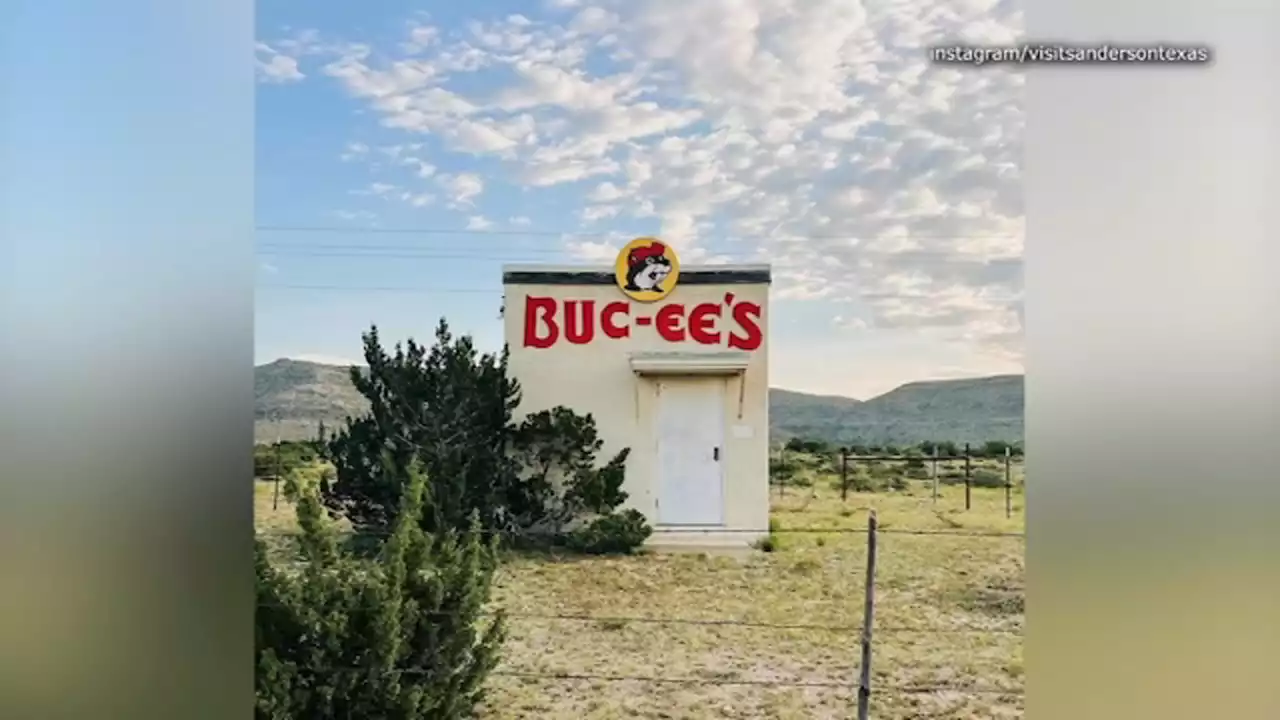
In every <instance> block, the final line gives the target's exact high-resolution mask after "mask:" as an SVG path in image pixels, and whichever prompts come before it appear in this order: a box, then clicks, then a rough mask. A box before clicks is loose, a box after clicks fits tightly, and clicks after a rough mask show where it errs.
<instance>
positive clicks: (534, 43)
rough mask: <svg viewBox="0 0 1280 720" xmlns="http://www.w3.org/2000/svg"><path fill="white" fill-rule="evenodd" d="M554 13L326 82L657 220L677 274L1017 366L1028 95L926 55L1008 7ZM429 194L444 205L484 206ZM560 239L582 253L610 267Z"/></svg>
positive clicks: (584, 196)
mask: <svg viewBox="0 0 1280 720" xmlns="http://www.w3.org/2000/svg"><path fill="white" fill-rule="evenodd" d="M551 8H552V9H553V10H555V11H556V12H555V13H553V14H551V15H550V16H548V18H543V19H541V20H539V21H537V22H531V21H529V20H528V19H526V18H523V17H519V18H517V17H512V18H507V19H505V20H500V21H498V22H492V23H477V24H474V25H473V26H471V27H470V28H469V30H468V32H467V33H465V34H462V35H454V36H449V35H448V34H447V33H443V32H437V31H433V30H430V29H428V28H427V27H426V26H424V25H418V26H415V27H414V28H413V29H412V30H411V31H410V33H409V34H408V36H407V37H404V38H399V40H401V41H403V42H404V43H407V44H409V45H412V50H413V52H411V53H410V52H404V50H405V48H401V50H402V52H400V53H399V54H397V53H396V51H395V48H394V47H393V48H392V49H391V51H390V53H387V52H385V51H381V50H380V51H379V52H378V53H374V52H373V51H372V50H371V49H370V48H369V47H367V46H363V45H359V44H351V43H345V44H344V43H328V44H327V45H326V46H327V47H329V48H331V50H330V51H329V54H330V57H329V59H328V62H327V64H325V65H324V72H325V73H326V74H327V75H329V76H330V77H332V78H333V79H334V80H336V81H337V82H338V83H340V84H341V86H342V87H343V88H345V89H346V91H347V92H348V93H349V94H351V95H352V96H353V97H355V98H357V99H359V100H360V101H361V102H362V103H363V104H364V106H365V109H366V110H367V111H369V112H371V113H372V114H373V115H374V116H375V117H377V118H378V119H379V121H380V122H381V123H382V124H383V125H384V126H386V127H387V128H391V129H393V130H396V131H400V132H402V133H403V134H404V136H405V140H406V142H411V141H413V138H414V137H415V136H419V135H423V134H430V135H432V136H433V137H435V138H437V139H439V140H442V141H443V142H444V143H445V145H446V147H447V148H448V150H449V151H450V152H453V153H459V154H463V155H469V156H475V157H477V158H487V159H488V160H489V161H492V162H499V163H501V165H502V167H503V168H504V171H503V174H501V175H495V176H494V177H495V178H500V179H501V180H502V181H503V182H510V183H513V184H515V185H518V186H523V187H524V188H526V189H529V190H530V191H531V192H537V190H538V189H539V188H549V187H553V186H565V187H569V188H574V189H575V190H576V189H580V191H581V194H580V195H579V198H580V201H581V204H580V206H579V207H578V208H577V215H578V217H579V218H580V219H581V221H582V222H583V223H597V224H599V225H603V226H606V227H607V225H609V224H615V225H616V226H618V227H626V226H628V225H632V224H634V223H635V221H638V220H649V221H650V222H657V223H658V224H659V226H660V232H661V234H662V236H663V237H664V238H666V239H668V240H670V241H671V242H673V243H674V244H676V246H677V247H678V248H679V249H680V251H681V255H682V257H684V258H685V259H686V260H697V261H702V262H707V261H711V260H713V259H714V260H722V259H724V258H726V257H729V256H732V257H734V259H737V260H746V259H757V260H766V261H769V262H772V263H773V264H774V265H775V268H776V272H775V277H776V291H777V297H779V298H781V299H784V300H787V301H797V302H799V301H808V300H819V299H821V300H826V301H840V302H846V303H854V304H856V305H857V306H858V307H859V311H858V312H857V313H856V321H854V320H850V321H847V322H846V326H848V327H851V325H849V323H854V324H856V323H862V324H865V325H866V327H867V332H875V331H877V330H886V329H887V330H896V329H909V330H911V331H912V332H920V333H928V334H930V336H931V337H933V336H936V337H937V338H939V339H941V340H944V341H947V342H954V343H958V344H961V345H963V346H964V347H966V348H969V350H967V351H966V352H969V351H974V352H983V353H987V354H988V355H989V356H990V357H992V358H995V359H998V360H999V361H1000V362H1006V361H1009V360H1010V359H1011V358H1017V357H1020V353H1021V349H1020V344H1021V331H1022V316H1021V310H1020V308H1021V294H1022V262H1021V256H1022V237H1023V209H1022V197H1021V167H1022V162H1021V143H1022V135H1023V125H1024V115H1023V111H1022V87H1023V79H1022V76H1021V75H1020V74H1019V73H1018V72H1016V71H1015V70H1012V69H1008V68H985V69H983V70H982V71H980V72H979V71H962V70H957V69H954V68H944V67H935V66H931V65H930V64H929V63H928V61H927V52H926V49H927V47H928V46H929V45H930V44H933V43H937V42H941V41H944V40H945V41H961V42H968V43H986V44H992V43H1007V42H1012V41H1014V40H1015V39H1016V38H1017V37H1018V36H1019V35H1020V34H1021V26H1022V18H1021V12H1020V11H1019V9H1018V8H1017V6H1016V5H1015V4H1013V3H1012V2H1010V0H962V1H961V2H953V1H951V0H895V1H894V2H876V3H869V2H857V1H855V2H850V1H849V0H708V1H707V2H687V1H685V0H626V1H625V2H624V0H595V1H594V2H592V3H590V4H589V6H588V5H586V4H583V3H579V2H576V1H571V0H553V2H552V3H551ZM312 40H313V41H312V42H311V44H310V45H308V47H317V46H320V43H318V42H316V41H314V38H313V39H312ZM274 46H275V47H279V48H286V49H287V48H290V47H291V46H289V45H287V44H285V43H282V42H276V43H274ZM295 55H297V53H295ZM593 58H594V59H597V60H603V61H604V62H589V60H591V59H593ZM602 67H607V68H609V70H607V71H605V72H598V71H596V69H598V68H602ZM493 69H497V70H499V71H500V72H497V73H495V74H492V75H487V76H486V80H485V81H484V82H482V83H479V84H469V83H467V82H466V80H467V77H468V75H469V74H470V73H473V72H477V71H482V70H483V71H486V72H488V71H489V70H493ZM493 78H509V81H507V82H505V83H502V84H500V85H499V86H497V87H496V88H495V87H494V85H493ZM475 87H482V88H485V90H484V91H483V92H481V91H474V90H469V88H475ZM424 162H425V161H424ZM432 164H433V165H434V164H436V163H434V162H433V163H432ZM435 182H437V183H438V185H439V187H440V188H441V189H442V190H443V191H444V192H445V194H446V195H447V196H448V199H449V201H450V203H451V204H452V205H453V206H454V207H456V208H472V207H474V205H475V203H476V202H477V201H478V199H479V198H480V196H481V194H482V193H483V192H484V189H485V187H484V183H483V182H482V181H481V179H480V178H479V176H476V175H466V174H451V175H443V176H438V177H436V178H435ZM575 184H580V185H575ZM472 212H474V211H472ZM734 238H737V239H738V240H736V241H734V240H733V239H734ZM620 240H625V239H623V238H620ZM567 242H568V246H569V250H570V252H571V253H573V254H574V255H575V257H581V258H584V259H606V260H607V259H609V258H611V256H612V255H611V253H612V252H613V251H614V250H616V248H615V247H613V246H612V245H611V244H610V243H611V242H612V240H610V241H608V242H581V241H576V240H569V241H567ZM846 317H855V316H854V315H846ZM837 324H839V323H837Z"/></svg>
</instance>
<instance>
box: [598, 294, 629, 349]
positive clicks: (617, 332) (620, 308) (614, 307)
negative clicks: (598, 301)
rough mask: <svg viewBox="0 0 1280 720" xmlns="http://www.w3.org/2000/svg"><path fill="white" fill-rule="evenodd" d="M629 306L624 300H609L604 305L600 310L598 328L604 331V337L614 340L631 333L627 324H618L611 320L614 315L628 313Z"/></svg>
mask: <svg viewBox="0 0 1280 720" xmlns="http://www.w3.org/2000/svg"><path fill="white" fill-rule="evenodd" d="M630 314H631V306H630V305H628V304H626V303H624V302H611V303H609V304H608V305H605V306H604V310H602V311H601V312H600V330H601V331H602V332H604V334H605V336H606V337H611V338H613V339H614V340H620V339H622V338H624V337H627V336H628V335H630V334H631V328H630V327H629V326H627V325H618V324H617V323H615V322H614V321H613V316H614V315H630Z"/></svg>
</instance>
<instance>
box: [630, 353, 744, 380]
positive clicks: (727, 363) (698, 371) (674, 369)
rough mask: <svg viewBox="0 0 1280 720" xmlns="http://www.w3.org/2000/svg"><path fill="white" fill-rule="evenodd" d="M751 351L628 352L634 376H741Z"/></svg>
mask: <svg viewBox="0 0 1280 720" xmlns="http://www.w3.org/2000/svg"><path fill="white" fill-rule="evenodd" d="M750 360H751V354H750V353H746V352H647V353H632V354H631V371H632V372H634V373H635V374H637V375H741V374H742V373H743V372H744V371H745V370H746V369H747V363H748V362H749V361H750Z"/></svg>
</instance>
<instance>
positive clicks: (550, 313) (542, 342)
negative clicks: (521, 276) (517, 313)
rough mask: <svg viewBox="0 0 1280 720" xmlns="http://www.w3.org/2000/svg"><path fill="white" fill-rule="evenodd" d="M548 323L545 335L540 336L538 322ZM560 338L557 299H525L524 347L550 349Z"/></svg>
mask: <svg viewBox="0 0 1280 720" xmlns="http://www.w3.org/2000/svg"><path fill="white" fill-rule="evenodd" d="M539 313H541V315H542V317H541V320H542V321H543V322H544V323H546V328H547V332H546V334H545V335H539V334H538V324H539V323H538V320H539V317H538V315H539ZM559 338H560V327H559V326H557V325H556V299H555V298H549V297H533V296H526V297H525V299H524V346H525V347H531V348H549V347H551V346H552V345H555V344H556V340H558V339H559Z"/></svg>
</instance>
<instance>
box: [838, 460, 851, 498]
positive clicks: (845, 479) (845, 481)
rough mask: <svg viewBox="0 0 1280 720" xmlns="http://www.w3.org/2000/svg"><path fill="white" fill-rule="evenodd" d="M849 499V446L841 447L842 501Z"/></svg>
mask: <svg viewBox="0 0 1280 720" xmlns="http://www.w3.org/2000/svg"><path fill="white" fill-rule="evenodd" d="M848 499H849V448H840V502H845V501H847V500H848Z"/></svg>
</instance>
